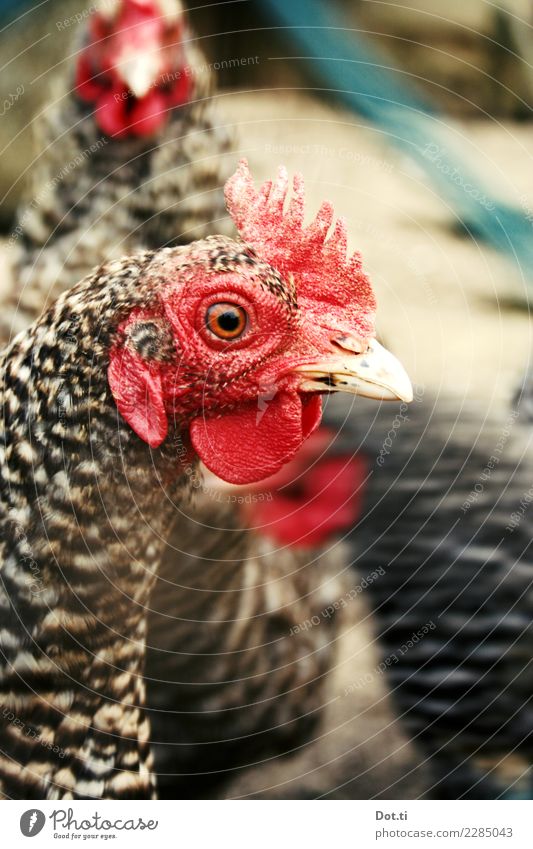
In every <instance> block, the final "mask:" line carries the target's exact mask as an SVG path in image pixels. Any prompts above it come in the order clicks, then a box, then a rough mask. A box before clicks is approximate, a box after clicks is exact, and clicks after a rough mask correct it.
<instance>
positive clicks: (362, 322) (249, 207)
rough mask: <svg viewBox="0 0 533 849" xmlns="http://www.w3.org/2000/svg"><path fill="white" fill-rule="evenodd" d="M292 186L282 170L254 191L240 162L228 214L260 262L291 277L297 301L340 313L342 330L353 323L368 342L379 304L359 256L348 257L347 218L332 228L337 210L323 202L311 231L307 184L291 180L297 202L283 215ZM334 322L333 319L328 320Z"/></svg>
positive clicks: (227, 189) (300, 179)
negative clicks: (306, 214)
mask: <svg viewBox="0 0 533 849" xmlns="http://www.w3.org/2000/svg"><path fill="white" fill-rule="evenodd" d="M288 186H289V178H288V175H287V170H286V169H285V168H284V167H280V168H279V170H278V175H277V178H276V180H275V182H272V180H267V181H266V182H265V183H263V185H262V186H261V188H260V189H259V190H256V188H255V186H254V183H253V180H252V176H251V174H250V171H249V169H248V163H247V161H246V160H245V159H242V160H241V161H240V163H239V167H238V168H237V171H236V172H235V174H234V175H233V176H232V177H230V178H229V180H228V181H227V183H226V187H225V196H226V204H227V207H228V211H229V213H230V215H231V217H232V219H233V221H234V223H235V226H236V227H237V230H238V231H239V234H240V236H241V238H242V239H243V240H244V241H245V242H246V244H248V245H250V247H252V248H253V249H254V250H255V251H256V253H257V254H258V255H259V256H260V257H261V259H263V260H265V261H266V262H269V263H270V264H271V265H272V266H274V268H277V269H278V271H279V272H280V273H281V274H283V275H287V274H292V275H294V277H295V282H296V285H297V290H298V299H299V300H300V301H301V300H302V299H305V300H306V301H307V300H308V299H309V300H310V301H313V302H316V301H318V302H320V305H321V311H322V313H324V310H325V311H326V312H327V311H328V305H329V306H333V307H339V306H340V307H342V308H343V312H344V322H343V327H342V328H340V329H345V328H346V320H347V319H348V320H349V323H350V325H351V326H353V329H354V330H358V331H359V332H361V333H362V334H363V335H364V336H367V335H372V334H373V333H374V324H373V319H374V313H375V310H376V300H375V297H374V293H373V291H372V286H371V284H370V281H369V279H368V277H367V276H366V274H365V273H364V272H363V270H362V267H361V256H360V254H359V253H354V254H352V256H350V257H348V255H347V242H348V238H347V231H346V223H345V221H344V219H343V218H339V219H338V220H337V222H336V223H335V226H334V228H333V232H332V233H331V235H330V236H329V238H328V231H329V230H330V227H331V225H332V223H333V218H334V214H335V213H334V210H333V207H332V205H331V204H330V203H328V202H327V201H325V202H324V203H323V204H322V206H321V207H320V209H319V211H318V213H317V215H316V217H315V219H314V220H313V221H312V222H311V224H309V225H308V226H307V227H304V226H303V219H304V182H303V177H302V175H301V174H295V176H294V178H293V196H292V198H291V200H290V202H289V204H288V206H287V208H286V209H285V201H286V198H287V191H288ZM328 318H329V319H330V320H331V313H329V314H328Z"/></svg>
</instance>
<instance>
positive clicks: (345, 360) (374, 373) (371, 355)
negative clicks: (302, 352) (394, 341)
mask: <svg viewBox="0 0 533 849" xmlns="http://www.w3.org/2000/svg"><path fill="white" fill-rule="evenodd" d="M342 347H344V346H342ZM347 347H348V346H346V348H347ZM354 347H355V346H354ZM294 371H295V372H296V373H298V374H299V375H301V378H302V380H301V383H300V386H299V388H300V390H302V391H303V392H351V393H352V394H354V395H363V396H364V397H366V398H374V399H376V400H378V401H396V400H398V399H399V400H400V401H405V402H409V401H412V400H413V387H412V386H411V381H410V380H409V378H408V376H407V373H406V371H405V369H404V367H403V366H402V365H401V363H400V361H399V360H397V359H396V357H395V356H394V355H393V354H391V353H390V351H387V349H386V348H384V347H383V346H382V345H380V344H379V342H377V341H376V340H375V339H373V340H372V341H371V342H370V344H369V345H368V347H367V349H366V350H365V351H363V352H362V353H353V352H352V350H346V351H345V350H342V352H341V353H339V354H338V355H333V356H332V357H326V358H324V359H323V360H319V361H317V362H313V363H309V365H307V364H306V365H302V366H297V367H296V368H295V369H294Z"/></svg>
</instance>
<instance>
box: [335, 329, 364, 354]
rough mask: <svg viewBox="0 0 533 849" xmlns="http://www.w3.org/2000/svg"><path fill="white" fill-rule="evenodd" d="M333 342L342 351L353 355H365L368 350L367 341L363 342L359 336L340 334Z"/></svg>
mask: <svg viewBox="0 0 533 849" xmlns="http://www.w3.org/2000/svg"><path fill="white" fill-rule="evenodd" d="M331 341H332V342H333V344H334V345H336V346H337V347H338V348H340V349H341V350H342V351H351V352H352V353H353V354H363V353H364V352H365V351H366V350H367V348H368V343H367V342H366V341H363V340H362V339H360V338H359V337H358V336H355V335H352V334H347V333H340V334H338V335H337V336H333V338H332V340H331Z"/></svg>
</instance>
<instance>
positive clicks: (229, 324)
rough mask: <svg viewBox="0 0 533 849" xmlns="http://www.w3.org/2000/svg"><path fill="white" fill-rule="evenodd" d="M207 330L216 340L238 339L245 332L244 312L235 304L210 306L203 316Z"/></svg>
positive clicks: (246, 317)
mask: <svg viewBox="0 0 533 849" xmlns="http://www.w3.org/2000/svg"><path fill="white" fill-rule="evenodd" d="M205 323H206V326H207V329H208V330H210V331H211V333H212V334H213V335H214V336H216V337H217V339H229V340H231V339H238V338H239V336H242V334H243V333H244V331H245V330H246V325H247V324H248V316H247V314H246V310H244V309H243V308H242V307H240V306H238V305H237V304H228V303H221V304H212V306H210V307H209V309H208V310H207V313H206V316H205Z"/></svg>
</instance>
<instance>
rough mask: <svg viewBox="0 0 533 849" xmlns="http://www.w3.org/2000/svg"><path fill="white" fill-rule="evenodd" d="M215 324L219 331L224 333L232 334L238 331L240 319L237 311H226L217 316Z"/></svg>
mask: <svg viewBox="0 0 533 849" xmlns="http://www.w3.org/2000/svg"><path fill="white" fill-rule="evenodd" d="M217 323H218V326H219V327H220V329H221V330H224V331H225V332H226V333H232V332H233V331H234V330H238V329H239V325H240V323H241V318H240V316H239V313H238V312H237V310H227V311H226V312H222V313H220V315H219V316H217Z"/></svg>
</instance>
